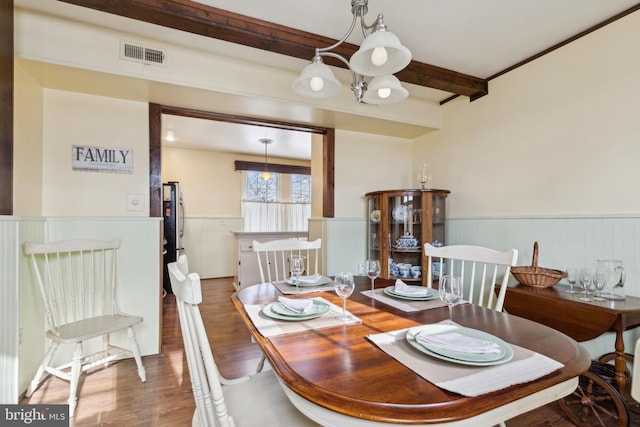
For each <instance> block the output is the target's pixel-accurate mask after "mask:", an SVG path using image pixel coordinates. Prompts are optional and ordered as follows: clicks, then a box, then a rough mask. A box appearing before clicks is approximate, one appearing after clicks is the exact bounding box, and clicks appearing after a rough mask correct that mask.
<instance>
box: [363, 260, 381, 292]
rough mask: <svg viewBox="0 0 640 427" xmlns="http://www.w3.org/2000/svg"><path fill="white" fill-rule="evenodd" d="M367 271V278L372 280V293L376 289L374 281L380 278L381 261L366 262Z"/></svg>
mask: <svg viewBox="0 0 640 427" xmlns="http://www.w3.org/2000/svg"><path fill="white" fill-rule="evenodd" d="M364 268H365V271H366V272H367V276H369V279H371V291H373V290H374V289H375V287H374V281H375V280H376V277H378V276H380V261H378V260H377V259H368V260H367V261H366V262H365V267H364Z"/></svg>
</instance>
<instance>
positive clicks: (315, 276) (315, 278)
mask: <svg viewBox="0 0 640 427" xmlns="http://www.w3.org/2000/svg"><path fill="white" fill-rule="evenodd" d="M321 277H322V276H321V275H319V274H317V273H316V274H312V275H311V276H300V277H298V281H299V282H300V283H316V282H317V281H318V280H320V278H321ZM295 280H296V279H295V277H292V281H295Z"/></svg>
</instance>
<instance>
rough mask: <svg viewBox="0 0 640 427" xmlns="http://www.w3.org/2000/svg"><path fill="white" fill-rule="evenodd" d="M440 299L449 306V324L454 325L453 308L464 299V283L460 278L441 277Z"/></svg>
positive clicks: (447, 275)
mask: <svg viewBox="0 0 640 427" xmlns="http://www.w3.org/2000/svg"><path fill="white" fill-rule="evenodd" d="M439 293H440V299H441V300H442V301H443V302H444V303H446V304H447V305H448V306H449V324H450V325H452V324H453V306H454V305H455V304H456V303H457V302H459V301H460V300H461V299H462V281H461V280H460V277H458V276H452V275H450V274H445V275H444V276H442V277H440V286H439Z"/></svg>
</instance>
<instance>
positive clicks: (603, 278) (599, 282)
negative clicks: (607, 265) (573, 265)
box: [593, 271, 607, 301]
mask: <svg viewBox="0 0 640 427" xmlns="http://www.w3.org/2000/svg"><path fill="white" fill-rule="evenodd" d="M593 283H594V284H595V285H596V292H595V295H594V297H593V300H594V301H606V299H604V298H602V290H603V289H604V287H605V285H606V284H607V274H606V273H603V272H601V271H596V274H594V275H593Z"/></svg>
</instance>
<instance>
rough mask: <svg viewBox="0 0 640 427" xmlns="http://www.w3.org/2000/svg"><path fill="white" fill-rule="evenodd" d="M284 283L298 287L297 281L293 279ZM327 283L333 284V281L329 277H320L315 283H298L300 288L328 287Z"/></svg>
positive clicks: (290, 278)
mask: <svg viewBox="0 0 640 427" xmlns="http://www.w3.org/2000/svg"><path fill="white" fill-rule="evenodd" d="M284 283H286V284H287V285H291V286H295V285H296V281H295V279H294V278H293V277H289V278H288V279H287V280H285V281H284ZM327 283H331V279H329V278H328V277H324V276H320V278H319V279H318V280H316V281H315V282H313V283H310V282H300V283H298V286H322V285H326V284H327Z"/></svg>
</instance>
